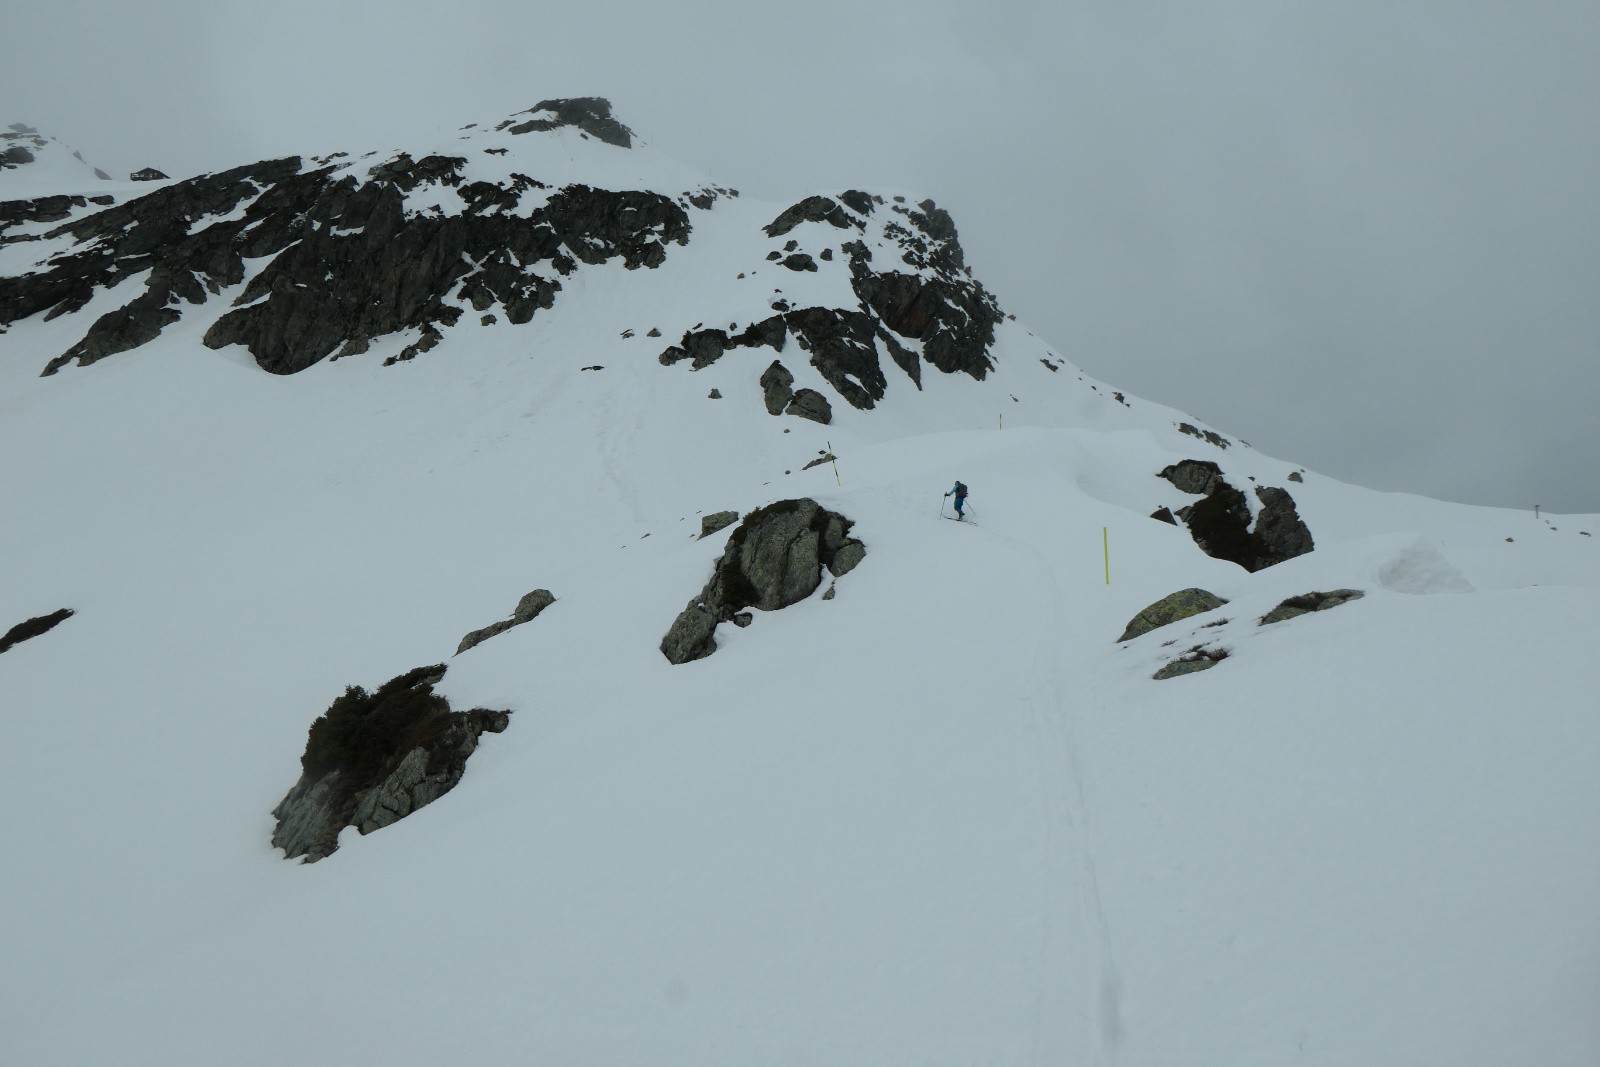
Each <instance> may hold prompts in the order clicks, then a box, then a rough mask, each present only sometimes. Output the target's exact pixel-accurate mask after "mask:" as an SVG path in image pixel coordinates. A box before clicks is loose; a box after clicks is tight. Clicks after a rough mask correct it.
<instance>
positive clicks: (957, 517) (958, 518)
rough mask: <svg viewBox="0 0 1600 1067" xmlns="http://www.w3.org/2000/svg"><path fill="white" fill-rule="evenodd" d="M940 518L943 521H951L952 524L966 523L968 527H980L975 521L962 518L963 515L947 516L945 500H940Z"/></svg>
mask: <svg viewBox="0 0 1600 1067" xmlns="http://www.w3.org/2000/svg"><path fill="white" fill-rule="evenodd" d="M939 517H940V518H941V519H949V520H950V521H951V522H964V523H966V524H967V525H968V526H976V525H978V524H977V523H976V522H974V521H973V520H972V519H968V518H963V517H962V516H961V515H959V514H956V515H946V514H945V513H944V500H940V501H939Z"/></svg>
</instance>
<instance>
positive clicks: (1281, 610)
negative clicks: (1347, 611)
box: [1256, 589, 1367, 626]
mask: <svg viewBox="0 0 1600 1067" xmlns="http://www.w3.org/2000/svg"><path fill="white" fill-rule="evenodd" d="M1366 595H1367V594H1365V593H1363V592H1362V591H1361V590H1359V589H1335V590H1332V591H1331V592H1326V593H1322V592H1313V593H1301V594H1300V595H1299V596H1292V597H1289V598H1288V599H1287V600H1283V601H1280V602H1279V603H1278V606H1277V607H1275V608H1273V609H1272V610H1271V611H1269V612H1267V613H1266V614H1265V615H1263V616H1261V620H1260V621H1259V622H1258V623H1257V624H1256V625H1258V626H1268V625H1270V624H1272V623H1275V622H1283V621H1285V620H1286V619H1292V618H1294V617H1295V616H1296V615H1308V614H1310V613H1311V612H1313V611H1327V610H1328V609H1329V608H1336V607H1338V606H1339V605H1341V604H1348V603H1350V601H1352V600H1359V599H1361V598H1362V597H1364V596H1366Z"/></svg>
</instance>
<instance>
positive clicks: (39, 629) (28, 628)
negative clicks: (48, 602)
mask: <svg viewBox="0 0 1600 1067" xmlns="http://www.w3.org/2000/svg"><path fill="white" fill-rule="evenodd" d="M74 614H76V613H75V612H74V611H73V610H72V609H71V608H62V609H61V610H59V611H52V612H51V613H50V614H48V615H35V616H34V617H33V618H31V619H24V620H23V621H22V622H19V623H17V624H16V625H15V626H13V627H12V628H11V629H9V630H7V631H6V632H5V634H4V635H0V652H5V651H6V650H8V649H10V648H11V647H12V646H14V645H20V644H21V643H22V642H24V641H28V640H31V639H32V638H35V637H39V636H42V635H43V634H47V633H49V632H50V631H51V630H54V629H55V628H56V627H57V626H59V625H60V624H61V623H63V622H65V621H66V620H68V619H70V618H72V616H73V615H74Z"/></svg>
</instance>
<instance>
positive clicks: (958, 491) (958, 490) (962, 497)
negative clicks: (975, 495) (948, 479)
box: [945, 480, 967, 522]
mask: <svg viewBox="0 0 1600 1067" xmlns="http://www.w3.org/2000/svg"><path fill="white" fill-rule="evenodd" d="M945 496H953V497H955V498H956V521H958V522H959V521H961V520H963V519H965V518H966V515H965V514H963V512H962V510H961V509H962V508H963V507H965V506H966V504H967V487H966V486H965V485H964V484H962V483H961V482H960V481H959V480H958V481H957V482H956V484H955V485H953V486H951V488H950V491H949V492H948V493H946V494H945Z"/></svg>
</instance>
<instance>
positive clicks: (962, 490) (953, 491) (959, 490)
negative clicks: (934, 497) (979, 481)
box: [945, 482, 967, 500]
mask: <svg viewBox="0 0 1600 1067" xmlns="http://www.w3.org/2000/svg"><path fill="white" fill-rule="evenodd" d="M945 496H953V497H955V498H956V499H957V500H965V499H967V487H966V486H964V485H962V484H961V483H960V482H957V483H956V484H955V485H952V486H951V487H950V491H949V492H948V493H946V494H945Z"/></svg>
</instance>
